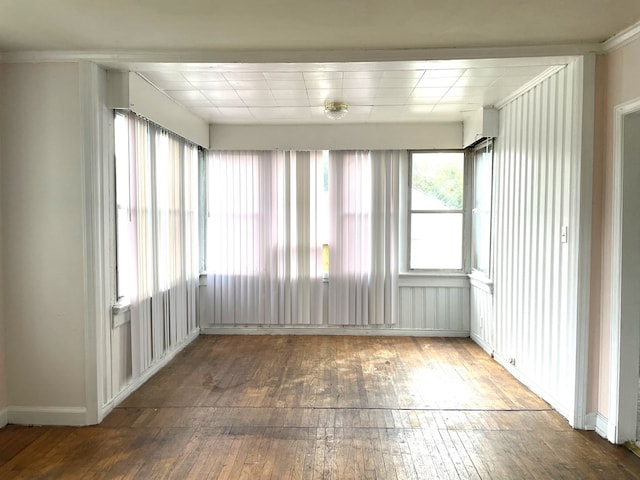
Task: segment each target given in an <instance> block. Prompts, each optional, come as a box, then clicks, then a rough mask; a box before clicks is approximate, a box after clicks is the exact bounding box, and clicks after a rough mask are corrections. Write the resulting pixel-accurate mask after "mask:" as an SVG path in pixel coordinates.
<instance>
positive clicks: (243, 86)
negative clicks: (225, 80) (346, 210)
mask: <svg viewBox="0 0 640 480" xmlns="http://www.w3.org/2000/svg"><path fill="white" fill-rule="evenodd" d="M229 83H230V84H231V86H232V87H233V88H235V89H236V90H269V84H268V83H267V81H266V80H229Z"/></svg>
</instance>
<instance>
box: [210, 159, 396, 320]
mask: <svg viewBox="0 0 640 480" xmlns="http://www.w3.org/2000/svg"><path fill="white" fill-rule="evenodd" d="M400 155H401V154H400V153H399V152H387V151H384V152H365V151H363V152H342V151H340V152H317V151H312V152H300V151H291V152H283V151H261V152H256V151H247V152H241V151H220V152H209V153H208V156H207V160H206V165H207V170H206V175H207V232H206V238H207V247H206V258H207V265H206V270H207V288H206V290H205V294H204V298H203V304H204V305H205V309H206V312H207V315H208V318H207V322H209V323H212V324H285V325H286V324H316V325H317V324H321V323H323V319H324V318H326V319H327V322H328V323H330V324H337V325H367V324H383V323H393V322H395V318H396V311H397V280H398V260H397V251H398V248H397V247H398V245H397V235H398V218H397V214H398V164H399V157H400ZM325 245H328V249H329V271H328V272H326V271H325V268H324V266H323V246H325ZM327 273H328V277H327ZM327 280H328V288H327V289H326V291H327V293H328V302H325V301H324V299H323V295H324V293H325V288H324V285H323V283H324V282H326V281H327Z"/></svg>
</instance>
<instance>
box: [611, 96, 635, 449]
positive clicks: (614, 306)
mask: <svg viewBox="0 0 640 480" xmlns="http://www.w3.org/2000/svg"><path fill="white" fill-rule="evenodd" d="M638 111H640V98H639V99H635V100H632V101H630V102H626V103H623V104H620V105H618V106H617V107H615V109H614V119H613V173H612V188H611V191H612V192H613V195H612V199H611V212H610V213H611V257H610V258H611V284H610V285H609V291H610V293H611V296H610V298H611V305H610V310H609V319H610V325H611V327H610V328H611V336H610V342H611V343H610V359H609V362H610V364H609V372H610V377H609V428H608V431H607V439H608V440H609V441H610V442H613V443H621V441H624V439H621V438H619V429H618V427H617V426H618V425H620V422H621V415H620V400H621V398H622V396H623V395H624V394H625V386H624V385H622V384H621V382H620V371H621V368H623V362H622V361H621V360H622V355H623V354H624V352H622V351H621V341H622V338H621V332H622V308H621V307H622V305H621V302H622V224H623V211H622V208H623V195H624V192H623V175H624V171H623V169H624V164H623V161H624V128H623V125H624V117H625V116H626V115H629V114H631V113H635V112H638ZM632 368H636V369H637V366H636V367H632ZM629 388H631V387H629ZM633 388H635V389H637V384H636V385H635V386H633ZM636 393H637V392H636Z"/></svg>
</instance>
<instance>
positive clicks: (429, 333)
mask: <svg viewBox="0 0 640 480" xmlns="http://www.w3.org/2000/svg"><path fill="white" fill-rule="evenodd" d="M200 333H202V334H203V335H349V336H352V335H353V336H358V335H361V336H381V337H468V336H469V332H468V331H466V330H424V329H422V330H420V329H411V328H394V327H388V326H381V327H380V328H374V327H371V326H368V327H362V328H357V327H352V326H344V327H333V326H332V327H328V326H322V325H309V326H308V327H305V326H298V325H296V326H290V327H288V326H273V327H272V326H268V325H264V326H262V325H260V326H259V325H246V326H237V325H228V326H225V325H216V326H205V327H200Z"/></svg>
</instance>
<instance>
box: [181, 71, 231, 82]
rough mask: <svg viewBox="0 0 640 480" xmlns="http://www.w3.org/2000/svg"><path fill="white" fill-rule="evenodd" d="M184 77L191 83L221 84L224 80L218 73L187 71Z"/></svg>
mask: <svg viewBox="0 0 640 480" xmlns="http://www.w3.org/2000/svg"><path fill="white" fill-rule="evenodd" d="M182 75H184V78H186V79H187V80H189V81H190V82H191V81H193V82H219V81H223V80H224V77H223V76H222V74H221V73H218V72H203V71H196V72H189V71H186V72H184V73H183V74H182Z"/></svg>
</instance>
